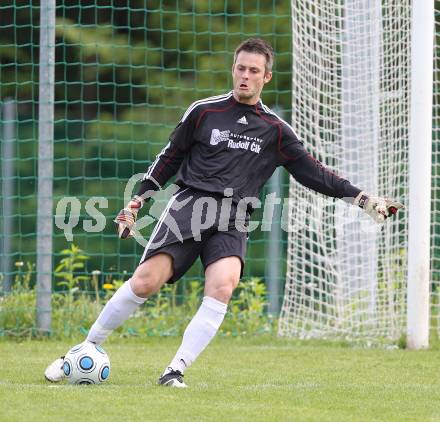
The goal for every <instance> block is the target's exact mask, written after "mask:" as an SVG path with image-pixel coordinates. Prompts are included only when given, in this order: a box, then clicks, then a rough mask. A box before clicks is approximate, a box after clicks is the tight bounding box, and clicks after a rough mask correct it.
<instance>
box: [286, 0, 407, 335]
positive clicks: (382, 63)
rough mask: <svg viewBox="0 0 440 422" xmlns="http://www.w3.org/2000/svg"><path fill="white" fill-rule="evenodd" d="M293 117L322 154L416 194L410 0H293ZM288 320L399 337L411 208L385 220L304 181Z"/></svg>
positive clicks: (295, 187) (371, 185) (353, 177)
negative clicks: (411, 156) (411, 163)
mask: <svg viewBox="0 0 440 422" xmlns="http://www.w3.org/2000/svg"><path fill="white" fill-rule="evenodd" d="M292 15H293V16H292V25H293V57H294V58H295V60H294V62H293V87H292V89H293V99H294V100H293V113H292V122H293V125H294V127H295V129H296V131H297V132H298V134H299V136H300V137H301V138H302V139H303V140H304V142H305V144H306V146H307V147H308V149H309V150H310V151H311V152H312V154H313V155H314V156H315V157H316V158H317V159H318V160H320V161H322V162H323V163H325V164H326V165H328V166H329V167H330V168H332V169H335V170H336V171H337V173H338V174H340V175H343V176H344V177H346V178H348V179H349V180H350V181H351V182H352V183H353V184H355V185H357V186H359V187H361V188H362V189H363V190H365V191H367V192H375V193H377V194H378V195H380V196H386V197H390V198H399V199H400V200H403V199H404V198H405V197H406V194H407V164H406V163H407V145H408V123H409V120H408V119H409V66H410V62H409V58H410V55H409V51H410V3H409V2H406V1H405V2H398V3H396V2H394V1H373V2H364V1H358V0H345V1H338V2H334V1H325V0H323V1H320V2H313V1H309V0H300V1H295V2H292ZM290 197H291V200H292V207H291V213H290V220H289V224H290V234H289V242H288V253H287V256H288V267H287V279H286V288H285V296H284V302H283V308H282V312H281V318H280V323H279V330H280V333H281V335H292V336H297V337H300V338H310V337H320V338H327V337H328V338H345V339H355V338H358V339H365V340H368V341H369V339H379V338H383V339H392V340H395V339H396V338H398V337H400V335H401V334H402V332H403V331H402V330H403V329H404V325H405V287H406V281H405V280H406V271H407V270H406V246H407V245H406V236H405V234H404V233H406V224H407V223H406V221H407V220H406V212H405V211H404V212H402V213H400V214H399V215H398V217H397V218H396V219H393V220H392V221H389V222H387V224H386V225H384V226H383V227H382V228H379V227H378V226H377V225H376V224H375V223H374V222H373V221H371V220H370V219H369V217H367V216H366V215H365V214H364V213H363V212H362V211H360V210H359V211H358V210H356V209H354V207H351V206H350V205H348V204H345V203H344V202H343V201H334V200H332V199H328V198H325V197H323V196H320V195H317V194H315V193H314V192H311V191H309V190H307V189H305V188H304V187H302V186H300V185H299V184H298V183H296V182H295V181H294V180H292V181H291V184H290Z"/></svg>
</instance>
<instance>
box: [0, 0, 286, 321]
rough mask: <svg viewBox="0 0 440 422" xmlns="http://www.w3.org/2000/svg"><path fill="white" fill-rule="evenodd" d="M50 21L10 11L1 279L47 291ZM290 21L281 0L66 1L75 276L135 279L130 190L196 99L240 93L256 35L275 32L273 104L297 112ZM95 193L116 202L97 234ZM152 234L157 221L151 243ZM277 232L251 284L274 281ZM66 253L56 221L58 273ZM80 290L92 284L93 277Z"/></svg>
mask: <svg viewBox="0 0 440 422" xmlns="http://www.w3.org/2000/svg"><path fill="white" fill-rule="evenodd" d="M39 19H40V6H39V5H38V2H29V1H25V0H23V1H9V0H7V1H3V2H1V4H0V41H1V42H0V44H1V47H0V59H1V66H0V81H1V84H0V99H1V113H2V125H1V138H2V141H3V142H2V163H1V167H2V179H1V183H2V207H3V208H2V209H3V213H2V215H3V218H2V219H1V224H2V232H1V245H2V260H1V268H0V272H1V273H2V277H3V284H4V285H6V284H8V283H9V284H12V285H14V284H17V283H21V282H22V281H23V277H24V276H26V277H27V276H28V275H29V283H30V285H29V286H28V287H29V288H31V287H32V286H33V285H34V284H35V267H34V264H35V260H36V253H35V249H36V238H37V233H36V221H37V215H36V214H37V211H36V209H37V183H36V182H37V157H38V143H37V138H38V69H39V67H38V57H39V50H38V45H39ZM290 19H291V14H290V5H289V4H280V3H279V2H275V1H273V2H260V1H257V2H252V4H250V3H249V2H245V1H244V0H239V1H235V0H234V1H229V0H228V1H224V2H214V1H203V2H180V1H177V2H164V1H161V0H152V1H150V0H149V1H145V0H130V1H128V2H127V1H120V0H111V1H110V0H99V1H97V0H85V1H81V2H78V1H76V0H72V1H70V0H69V1H64V2H57V6H56V28H55V29H56V40H55V104H54V107H55V122H54V177H53V187H54V213H55V212H56V208H57V205H59V203H60V201H61V200H62V199H63V198H65V197H74V198H76V199H77V201H79V202H75V203H76V204H77V205H78V204H79V207H80V208H79V215H78V222H77V225H76V227H75V228H74V229H73V232H72V236H73V243H74V244H75V245H76V246H78V247H79V248H81V249H82V250H83V251H84V253H85V254H87V255H88V257H89V259H87V260H85V261H84V264H85V265H84V268H77V269H76V271H75V275H81V274H83V275H84V276H87V277H88V278H89V281H90V280H91V278H90V277H91V274H92V272H93V271H95V274H99V276H96V277H97V278H98V280H97V282H98V284H99V288H100V289H101V288H102V285H103V284H105V283H107V282H109V281H111V280H121V279H127V277H128V275H129V274H131V272H132V271H133V270H134V268H135V267H136V265H137V264H138V262H139V259H140V257H141V255H142V252H143V246H141V245H138V244H137V243H136V242H134V241H119V240H118V239H117V237H116V235H115V230H114V226H113V223H112V219H113V218H114V217H115V215H116V214H117V212H118V211H119V210H120V209H121V208H122V206H123V204H124V202H123V192H124V188H125V184H126V182H127V180H128V179H129V178H130V177H131V176H132V175H133V174H136V173H142V172H144V171H145V170H146V169H147V167H148V165H149V164H150V163H151V162H152V161H153V160H154V158H155V155H156V154H157V153H158V152H159V151H160V150H161V149H162V148H163V147H164V145H166V143H167V140H168V136H169V134H170V132H171V131H172V129H173V128H174V126H175V125H176V123H177V122H178V120H179V119H180V117H181V116H182V114H183V112H184V111H185V110H186V108H187V107H188V106H189V105H190V104H191V103H192V102H193V101H195V100H197V99H200V98H204V97H207V96H212V95H217V94H221V93H224V92H227V91H229V90H230V87H231V82H232V80H231V66H232V58H233V51H234V48H235V47H236V45H237V44H238V43H239V42H241V41H242V40H244V39H245V38H247V37H250V36H261V37H264V38H265V39H267V40H268V41H269V42H271V43H272V44H273V46H274V48H275V50H276V51H277V52H278V54H277V60H276V64H275V73H274V78H273V80H272V82H271V84H270V86H268V87H267V90H266V91H265V95H264V102H265V104H267V105H268V106H270V107H275V108H278V109H284V110H285V111H286V116H288V115H290V111H291V110H290V107H291V89H290V87H291V31H290ZM7 144H8V145H9V146H10V147H11V148H9V150H8V151H7V149H8V148H7V146H6V145H7ZM5 154H6V155H7V157H6V158H5ZM286 188H287V185H286ZM93 197H104V198H105V200H106V201H104V202H102V203H100V204H98V205H96V204H95V207H96V208H97V210H98V211H99V212H100V213H102V214H103V215H104V216H105V226H104V227H102V230H97V231H95V232H90V231H89V232H86V231H85V229H84V224H85V223H87V222H89V224H91V225H96V224H97V221H96V220H95V219H94V218H93V217H92V216H91V215H90V212H89V211H88V210H87V209H86V204H87V202H88V201H89V200H90V199H91V198H93ZM72 204H74V203H73V202H71V203H70V205H68V206H67V208H65V209H61V210H60V212H62V213H64V214H63V215H64V220H65V222H67V220H68V219H69V218H70V219H73V218H75V213H76V211H75V209H74V208H75V206H76V205H73V206H72ZM89 205H93V204H92V202H90V203H89ZM5 210H6V213H5ZM89 210H90V208H89ZM259 218H261V213H260V212H257V213H256V214H255V219H259ZM150 231H151V226H150V227H149V228H147V229H146V231H145V232H144V235H145V237H147V236H148V235H149V233H150ZM266 236H267V233H264V232H259V231H256V232H254V233H253V234H252V236H251V241H250V243H249V247H248V255H247V266H246V273H245V277H251V276H252V277H255V276H256V277H261V278H264V274H265V267H266V260H265V258H264V257H265V249H266V247H267V240H266V239H267V237H266ZM284 244H285V243H284ZM66 249H71V243H70V242H68V241H67V240H66V237H65V233H64V232H63V230H61V229H60V228H58V227H57V226H55V227H54V251H53V253H54V256H53V262H54V270H56V268H57V266H58V264H59V263H60V261H61V259H63V258H65V257H66V254H65V253H63V250H66ZM49 253H50V252H49ZM277 264H278V265H280V266H283V265H285V263H284V262H279V263H277ZM28 265H30V267H28ZM282 272H284V270H283V271H282ZM194 279H196V280H200V281H201V280H202V279H203V270H202V267H201V265H200V264H199V263H197V264H196V265H194V267H193V268H192V269H191V270H190V271H189V272H188V274H187V276H186V278H185V280H186V281H188V280H194ZM59 281H61V279H60V278H57V277H54V282H53V288H54V290H55V291H57V290H60V289H61V290H63V289H65V287H63V286H60V285H59V284H58V283H59ZM279 282H280V283H281V282H282V280H281V279H280V280H279ZM79 285H80V287H83V288H86V289H87V288H90V284H87V283H84V282H81V283H79ZM182 285H184V283H183V284H182ZM179 288H180V287H179ZM26 289H27V287H26ZM93 294H94V293H93ZM182 294H184V291H182ZM32 306H34V305H32ZM5 312H6V311H4V313H2V312H1V311H0V314H2V315H3V316H4V315H5ZM18 325H20V324H19V323H18V322H17V326H18ZM8 326H10V325H8Z"/></svg>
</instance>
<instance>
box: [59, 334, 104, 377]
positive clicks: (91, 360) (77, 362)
mask: <svg viewBox="0 0 440 422" xmlns="http://www.w3.org/2000/svg"><path fill="white" fill-rule="evenodd" d="M63 372H64V375H65V376H66V379H67V381H68V383H69V384H101V383H102V382H104V381H106V380H107V379H108V377H109V375H110V360H109V358H108V356H107V353H105V351H104V349H103V348H102V347H101V346H96V345H95V344H93V343H90V342H88V341H85V342H84V343H81V344H78V345H76V346H74V347H72V348H71V349H70V350H69V351H68V352H67V354H66V356H65V357H64V362H63Z"/></svg>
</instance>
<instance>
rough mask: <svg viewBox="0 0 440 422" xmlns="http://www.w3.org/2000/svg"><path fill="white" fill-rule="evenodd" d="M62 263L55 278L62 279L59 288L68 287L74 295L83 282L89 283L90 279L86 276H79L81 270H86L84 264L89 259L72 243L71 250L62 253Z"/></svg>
mask: <svg viewBox="0 0 440 422" xmlns="http://www.w3.org/2000/svg"><path fill="white" fill-rule="evenodd" d="M60 255H61V257H62V258H61V261H60V263H59V264H58V266H57V267H56V268H55V272H54V276H55V277H56V278H60V279H61V281H59V282H58V283H57V285H58V286H64V287H66V289H67V291H68V292H69V293H70V294H73V293H74V292H75V291H76V290H77V289H78V288H79V284H80V283H81V282H82V281H83V282H84V281H88V280H89V277H88V276H86V275H78V271H79V270H82V271H83V270H84V268H85V266H84V263H85V261H87V260H88V259H89V257H88V256H87V255H85V254H84V252H83V251H82V250H81V249H80V248H78V247H77V246H75V245H74V244H73V243H71V245H70V248H69V249H63V250H62V251H61V252H60Z"/></svg>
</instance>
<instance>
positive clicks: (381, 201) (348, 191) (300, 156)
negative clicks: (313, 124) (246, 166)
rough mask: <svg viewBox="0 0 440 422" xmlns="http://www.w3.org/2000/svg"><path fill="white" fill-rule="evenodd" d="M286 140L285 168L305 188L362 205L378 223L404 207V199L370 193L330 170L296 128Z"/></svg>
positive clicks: (288, 134)
mask: <svg viewBox="0 0 440 422" xmlns="http://www.w3.org/2000/svg"><path fill="white" fill-rule="evenodd" d="M284 140H285V142H284V144H283V143H281V145H280V155H281V156H282V159H283V161H284V163H283V164H284V167H285V168H286V169H287V170H288V171H289V173H290V174H291V175H292V176H293V177H294V178H295V179H296V180H298V182H300V183H301V184H302V185H304V186H305V187H307V188H310V189H313V190H314V191H316V192H319V193H322V194H324V195H327V196H332V197H334V198H341V199H344V200H345V201H347V202H349V203H350V204H353V205H356V206H359V207H360V208H362V209H363V210H364V211H365V212H366V213H367V214H368V215H369V216H370V217H371V218H372V219H373V220H374V221H376V222H377V223H383V222H384V221H385V219H386V218H387V217H390V216H393V215H395V214H396V213H397V211H398V210H399V209H401V208H403V204H401V203H400V202H397V201H393V200H390V199H387V198H381V197H376V196H372V195H368V194H367V193H365V192H364V191H362V190H361V189H359V188H358V187H356V186H353V185H352V184H351V183H350V182H349V181H348V180H346V179H344V178H342V177H339V176H338V175H337V174H335V173H334V172H332V171H331V170H329V169H327V168H326V167H325V166H323V165H322V164H321V163H320V162H319V161H318V160H315V159H314V158H313V157H312V156H311V155H310V154H309V153H308V152H307V151H306V149H305V148H304V146H303V144H302V142H300V141H299V139H298V138H297V137H296V135H295V133H294V132H293V131H290V133H289V132H287V139H286V138H284Z"/></svg>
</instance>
